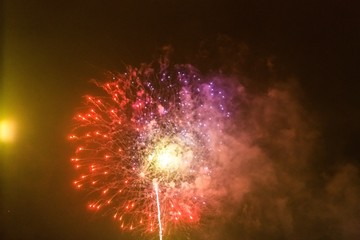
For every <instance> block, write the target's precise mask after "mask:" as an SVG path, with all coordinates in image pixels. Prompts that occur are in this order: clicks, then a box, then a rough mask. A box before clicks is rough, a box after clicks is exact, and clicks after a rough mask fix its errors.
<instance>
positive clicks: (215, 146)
mask: <svg viewBox="0 0 360 240" xmlns="http://www.w3.org/2000/svg"><path fill="white" fill-rule="evenodd" d="M96 85H97V86H98V87H100V89H102V90H103V94H102V95H101V94H100V95H99V96H91V95H88V96H86V98H85V104H84V105H85V106H84V108H83V109H84V110H83V111H81V112H80V113H78V114H76V116H75V127H74V130H73V131H72V133H71V135H70V136H69V138H70V140H72V141H74V142H75V144H76V145H77V149H76V151H75V155H74V157H73V158H72V161H73V163H74V166H75V169H76V170H77V171H78V173H79V177H78V179H77V180H75V181H74V185H75V186H76V188H79V189H85V190H87V191H88V192H89V199H90V201H89V204H88V207H89V208H90V209H92V210H96V211H99V210H101V209H103V211H105V212H106V213H110V214H112V215H113V218H114V219H115V220H116V221H119V225H120V228H121V229H123V230H129V231H131V230H134V229H137V230H138V231H140V232H149V233H151V232H155V231H156V230H159V234H160V238H162V235H164V234H167V235H168V234H170V233H171V232H173V231H174V230H175V229H184V228H188V227H191V226H196V225H197V224H198V223H199V222H200V220H201V215H202V214H203V212H204V210H205V209H207V208H208V207H209V206H211V201H212V197H211V192H212V191H211V186H213V184H211V182H212V181H215V180H216V176H215V175H214V171H213V168H214V164H215V160H216V159H217V157H218V155H219V145H220V144H221V141H222V134H223V126H224V122H225V120H226V119H227V118H228V117H229V112H228V111H227V108H226V96H225V93H224V91H223V90H222V89H221V88H220V84H219V81H218V80H217V79H216V78H214V79H206V78H203V77H202V76H201V74H200V73H199V72H198V71H197V70H196V69H195V68H194V67H192V66H190V65H177V66H173V67H171V68H168V69H166V70H164V71H160V72H156V71H155V70H154V69H152V68H150V67H146V68H140V69H134V68H131V67H129V68H128V71H127V72H125V73H123V74H110V75H109V77H108V79H107V80H106V81H105V83H98V82H96ZM154 179H156V180H157V181H156V185H154ZM154 190H155V191H154ZM159 195H161V197H160V198H159ZM155 199H156V200H155ZM160 206H161V214H160Z"/></svg>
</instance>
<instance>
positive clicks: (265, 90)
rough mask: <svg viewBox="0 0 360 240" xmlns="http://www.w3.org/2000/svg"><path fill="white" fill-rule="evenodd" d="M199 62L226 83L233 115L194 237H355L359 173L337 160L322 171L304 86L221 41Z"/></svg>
mask: <svg viewBox="0 0 360 240" xmlns="http://www.w3.org/2000/svg"><path fill="white" fill-rule="evenodd" d="M204 45H206V44H205V43H204ZM208 49H216V50H208ZM198 59H200V60H199V62H201V64H200V66H203V69H211V70H210V71H209V75H210V76H209V78H216V77H219V76H220V77H219V78H221V79H222V81H223V82H224V84H223V86H224V89H225V90H226V91H227V93H228V96H232V99H231V103H230V106H231V113H232V116H231V121H230V122H229V123H227V129H226V133H225V138H224V139H223V143H222V144H219V149H220V153H219V156H218V162H217V163H216V168H215V170H214V176H215V180H214V181H213V183H212V184H214V187H213V189H216V190H214V192H213V193H212V195H213V198H214V199H216V201H215V202H216V204H215V207H214V209H213V210H212V211H213V212H212V213H211V214H209V216H210V215H213V218H208V219H206V220H204V223H203V225H204V226H203V227H201V229H202V230H201V233H198V236H197V238H199V239H229V240H230V239H249V240H250V239H358V238H360V228H359V226H360V205H359V204H358V203H359V202H360V175H359V167H358V166H356V165H355V164H354V163H351V162H350V161H346V159H342V158H343V157H342V156H334V159H329V161H328V164H326V165H325V166H324V164H323V163H324V162H326V161H327V159H324V158H325V156H327V154H325V153H324V152H326V151H328V149H326V145H325V144H324V141H323V132H322V129H321V122H320V121H319V120H318V119H317V118H316V114H314V113H312V112H311V111H310V110H308V109H307V108H306V106H305V104H304V103H303V102H304V99H306V93H305V92H304V91H303V89H302V88H301V81H300V80H297V79H296V78H289V77H286V76H284V75H282V74H280V73H279V72H276V71H277V70H276V67H277V66H276V62H275V60H276V58H274V57H270V58H266V59H261V58H258V57H257V56H255V55H253V54H252V53H251V52H250V50H249V47H248V46H247V45H245V44H236V43H235V42H234V41H232V40H231V39H228V38H226V37H225V38H224V37H221V38H219V41H218V42H217V43H216V44H215V46H214V45H209V44H208V45H207V46H206V47H204V49H201V51H200V53H199V56H198ZM214 59H215V60H214ZM215 69H219V71H216V70H215ZM224 79H225V80H224Z"/></svg>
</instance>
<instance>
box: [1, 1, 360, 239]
mask: <svg viewBox="0 0 360 240" xmlns="http://www.w3.org/2000/svg"><path fill="white" fill-rule="evenodd" d="M100 2H101V3H100ZM2 20H3V23H2V34H1V40H2V45H1V47H2V49H1V53H2V71H3V73H2V76H1V77H2V79H1V80H2V82H1V84H2V85H1V88H0V90H1V100H2V102H1V104H2V106H1V107H2V108H1V114H2V117H3V118H6V117H8V116H10V117H12V118H13V119H16V122H17V126H18V127H17V137H16V141H15V142H14V143H12V144H3V145H2V146H1V151H2V152H1V154H2V155H1V156H2V157H1V158H2V159H1V200H0V201H1V202H0V203H1V217H0V229H1V232H0V234H1V235H2V237H1V238H2V239H89V240H90V239H109V240H110V239H131V238H130V237H129V236H127V235H126V234H122V233H121V232H120V231H119V230H118V228H117V227H116V226H115V224H113V223H112V221H111V219H109V218H108V217H102V216H101V214H99V215H94V214H92V213H89V212H88V211H87V210H86V208H85V203H86V195H85V194H81V193H79V192H77V191H75V190H74V189H73V186H72V185H71V182H72V180H73V178H74V177H75V172H74V171H73V168H72V166H71V163H70V161H69V159H70V157H71V156H72V153H73V146H72V145H71V144H69V142H68V141H67V139H66V136H67V135H68V133H69V131H70V130H71V126H72V116H73V115H74V113H75V111H76V108H77V107H79V106H80V103H81V97H82V96H83V95H84V94H86V93H88V92H89V91H90V90H91V89H92V87H91V85H90V84H89V80H90V79H91V78H98V77H99V76H101V74H102V73H103V72H106V71H108V70H114V71H122V70H124V66H125V65H126V64H132V65H138V64H140V63H142V62H148V61H151V60H152V59H153V57H154V56H155V55H156V54H157V52H158V50H159V49H160V48H161V47H162V46H164V45H168V44H171V45H172V46H173V48H174V49H175V53H174V55H175V57H174V58H175V59H176V60H177V61H178V62H181V63H186V62H191V61H192V58H193V56H195V55H196V52H197V51H198V50H199V46H200V43H201V42H204V41H206V42H216V39H218V37H219V36H227V37H228V38H229V39H232V40H231V41H232V42H238V43H245V44H246V45H247V46H249V48H250V49H251V54H252V57H253V58H256V57H259V58H262V57H264V58H265V57H267V56H272V57H275V58H276V60H277V61H276V62H277V64H278V65H280V66H279V68H281V69H282V72H283V74H288V76H289V77H294V78H296V79H298V82H299V86H300V88H301V89H302V95H301V96H302V97H301V102H302V104H303V106H304V108H305V109H306V110H307V112H309V113H311V114H312V117H313V118H314V119H316V121H315V122H316V124H314V128H318V132H319V135H320V137H319V139H318V141H316V143H315V144H316V145H317V147H318V150H317V151H319V152H318V153H317V154H318V156H319V159H320V160H318V161H317V162H316V164H315V163H314V165H315V166H312V163H311V162H310V163H308V164H309V165H310V166H311V167H309V168H311V169H312V170H313V171H319V178H321V176H324V175H325V176H328V178H329V179H332V177H334V176H336V174H337V172H338V169H339V168H341V166H349V165H350V166H351V169H353V170H351V172H353V175H354V177H353V178H351V180H348V181H349V183H348V185H346V186H352V187H349V189H353V190H354V191H353V192H352V194H353V195H351V196H352V197H350V198H351V199H360V196H358V194H359V193H360V191H359V189H358V188H356V185H357V184H358V183H360V182H359V179H360V177H359V176H360V173H359V164H360V160H359V159H360V154H359V152H358V146H359V140H358V139H359V134H360V129H359V123H360V113H359V95H360V84H359V77H360V75H359V70H358V69H359V66H358V64H359V60H358V59H359V54H360V51H359V49H360V47H359V43H360V6H359V4H358V3H357V1H241V0H239V1H226V0H223V1H176V0H169V1H160V0H158V1H155V0H149V1H40V0H39V1H19V0H11V1H6V0H5V1H4V2H3V4H2ZM210 45H211V44H210ZM285 171H286V170H285ZM320 173H321V174H322V175H321V174H320ZM323 181H326V177H325V180H323ZM330 181H331V180H329V182H330ZM315 182H316V183H315ZM315 182H314V187H313V190H314V191H315V189H317V187H316V186H317V184H319V185H321V184H324V185H326V183H323V182H322V180H319V181H318V182H317V181H315ZM310 185H311V184H310ZM315 185H316V186H315ZM319 188H321V187H319ZM324 189H326V187H324ZM349 191H350V190H349ZM319 194H320V193H319ZM319 199H322V198H321V197H319ZM319 201H320V200H319ZM337 203H338V204H339V205H343V204H346V202H345V200H344V201H342V200H341V198H340V199H339V200H338V202H337ZM305 209H306V208H305ZM305 211H306V210H305ZM309 211H310V210H309ZM324 211H326V210H324ZM339 211H340V210H339ZM347 211H348V212H351V209H350V210H347ZM354 211H355V213H354V215H351V216H352V218H351V219H352V223H351V224H355V225H356V224H359V223H360V212H359V208H357V209H354ZM356 212H357V213H356ZM294 218H296V216H295V217H294ZM328 219H331V220H329V222H327V221H328ZM339 222H341V221H340V220H338V219H337V218H336V217H333V218H331V217H329V218H321V221H320V220H319V221H314V224H315V226H314V229H317V230H318V233H317V234H316V237H314V238H311V231H310V230H309V229H311V228H307V229H308V235H307V239H354V238H353V237H354V236H357V237H359V236H360V233H359V231H355V230H352V228H351V227H348V226H347V225H346V224H345V225H346V227H344V228H341V229H351V230H349V232H350V233H348V232H347V233H341V230H339V232H340V233H339V232H336V234H335V233H334V234H335V235H331V231H330V230H329V228H331V227H330V226H334V225H335V226H336V225H337V224H338V223H339ZM341 223H342V224H344V223H343V222H341ZM294 224H295V225H296V223H294ZM316 224H319V225H318V227H317V226H316ZM351 224H350V225H351ZM357 226H359V225H357ZM335 228H336V227H335ZM224 229H225V230H226V231H229V232H230V233H231V234H228V235H227V237H226V238H223V239H241V236H245V235H246V234H245V233H242V232H241V231H240V230H239V231H237V230H236V226H235V227H234V226H229V227H228V228H226V226H225V227H224ZM240 229H241V228H240ZM295 229H296V228H295ZM258 231H259V232H261V231H262V230H261V229H259V230H258ZM344 231H345V230H344ZM294 232H295V233H296V230H294ZM329 232H330V233H329ZM261 234H262V235H261ZM261 234H259V235H256V234H253V233H248V235H246V236H247V238H246V239H263V237H265V236H266V232H265V233H264V232H262V233H261ZM256 236H258V237H259V236H262V238H256ZM286 236H287V235H286V234H283V233H282V231H281V229H280V230H277V231H275V232H271V234H270V235H269V236H268V237H269V238H270V239H285V238H286ZM134 239H136V237H135V238H134ZM180 239H181V238H180ZM219 239H221V238H219ZM293 239H294V238H293ZM299 239H300V238H299Z"/></svg>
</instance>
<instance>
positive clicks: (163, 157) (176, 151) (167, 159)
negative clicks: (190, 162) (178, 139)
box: [157, 144, 181, 170]
mask: <svg viewBox="0 0 360 240" xmlns="http://www.w3.org/2000/svg"><path fill="white" fill-rule="evenodd" d="M157 162H158V166H159V167H160V168H161V169H163V170H176V169H178V168H179V167H180V164H181V153H180V146H178V145H177V144H169V145H167V146H166V147H164V148H162V149H160V151H159V153H158V156H157Z"/></svg>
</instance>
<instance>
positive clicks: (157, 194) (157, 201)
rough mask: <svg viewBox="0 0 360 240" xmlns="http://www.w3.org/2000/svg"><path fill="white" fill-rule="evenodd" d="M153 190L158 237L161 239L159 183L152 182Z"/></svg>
mask: <svg viewBox="0 0 360 240" xmlns="http://www.w3.org/2000/svg"><path fill="white" fill-rule="evenodd" d="M154 190H155V194H156V205H157V211H158V212H157V215H158V222H159V239H160V240H162V225H161V211H160V201H159V184H158V183H157V182H154Z"/></svg>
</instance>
